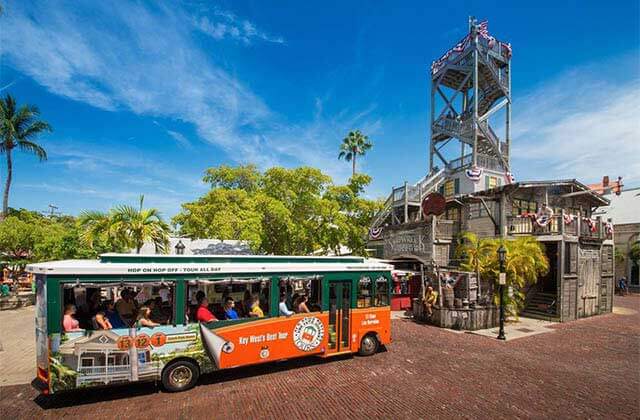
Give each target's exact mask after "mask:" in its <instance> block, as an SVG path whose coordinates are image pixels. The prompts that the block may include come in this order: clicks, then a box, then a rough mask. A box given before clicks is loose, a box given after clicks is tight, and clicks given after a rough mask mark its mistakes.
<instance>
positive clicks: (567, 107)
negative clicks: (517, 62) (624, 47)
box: [512, 63, 640, 184]
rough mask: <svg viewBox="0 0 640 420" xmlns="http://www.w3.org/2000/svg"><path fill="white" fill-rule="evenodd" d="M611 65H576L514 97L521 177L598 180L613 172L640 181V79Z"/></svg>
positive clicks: (517, 162)
mask: <svg viewBox="0 0 640 420" xmlns="http://www.w3.org/2000/svg"><path fill="white" fill-rule="evenodd" d="M611 64H612V63H601V64H600V65H597V66H583V67H579V68H576V69H573V70H572V71H569V72H566V73H564V74H562V75H561V76H559V77H558V78H556V79H555V80H552V81H549V82H547V83H544V84H543V85H541V86H539V87H537V88H536V89H534V90H533V91H531V92H530V93H528V94H527V95H525V96H523V97H519V98H518V97H516V98H515V100H514V118H513V121H514V122H513V152H512V167H513V168H514V170H515V171H516V176H517V177H518V179H553V178H576V179H578V180H581V181H585V182H594V181H598V180H600V179H602V176H604V175H609V176H610V177H613V178H615V177H617V176H622V177H623V178H624V179H625V180H626V181H627V183H628V184H637V183H638V182H640V140H639V139H640V118H638V115H640V79H638V78H635V79H630V80H624V79H623V78H619V77H615V76H612V75H611V74H610V72H608V71H607V67H609V69H610V68H611ZM634 67H637V64H636V63H627V66H625V68H634ZM635 75H637V73H635V74H633V75H632V76H635Z"/></svg>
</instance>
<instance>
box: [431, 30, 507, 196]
mask: <svg viewBox="0 0 640 420" xmlns="http://www.w3.org/2000/svg"><path fill="white" fill-rule="evenodd" d="M490 121H491V122H490ZM430 122H431V125H430V126H431V142H430V148H429V150H430V156H429V174H430V175H435V174H436V173H437V172H439V170H440V168H442V169H444V171H443V172H444V173H443V175H444V176H445V177H446V178H448V179H455V178H457V179H459V181H456V185H457V188H456V190H457V191H455V193H456V194H458V193H472V192H476V191H480V190H484V189H487V188H492V187H495V186H499V185H503V184H505V183H510V182H511V181H512V179H513V178H512V176H511V174H510V172H509V146H510V142H511V127H510V124H511V46H510V45H509V44H507V43H504V42H500V41H498V40H496V39H495V38H494V37H492V36H491V35H490V34H489V32H488V28H487V22H486V21H483V22H480V23H478V22H477V21H476V20H475V19H474V18H469V32H468V34H467V35H465V37H464V38H462V40H460V41H459V42H458V43H457V44H456V45H454V46H453V48H451V49H450V50H448V51H447V52H446V53H445V54H444V55H443V56H442V57H440V58H439V59H438V60H436V61H434V62H433V63H432V65H431V121H430ZM492 124H494V125H493V126H492ZM501 124H504V130H502V128H499V129H498V127H499V126H500V125H501ZM494 128H496V129H497V130H498V131H499V132H501V133H502V136H499V135H498V134H497V133H496V131H495V130H494ZM500 137H503V138H504V140H502V139H501V138H500ZM444 148H446V151H444V150H443V149H444ZM436 158H437V159H438V160H439V161H440V162H437V161H435V159H436ZM441 165H442V166H441ZM487 178H489V180H488V181H487ZM480 181H485V182H480Z"/></svg>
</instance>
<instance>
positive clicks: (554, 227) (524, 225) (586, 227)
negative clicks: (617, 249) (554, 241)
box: [507, 214, 613, 241]
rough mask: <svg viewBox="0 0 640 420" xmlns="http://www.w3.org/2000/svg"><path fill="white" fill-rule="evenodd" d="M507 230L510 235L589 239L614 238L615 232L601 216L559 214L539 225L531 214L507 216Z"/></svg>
mask: <svg viewBox="0 0 640 420" xmlns="http://www.w3.org/2000/svg"><path fill="white" fill-rule="evenodd" d="M507 232H508V234H509V235H514V236H518V235H533V236H540V235H571V236H579V237H580V238H582V239H587V240H600V241H601V240H605V239H613V232H612V230H611V229H607V223H606V222H603V221H602V220H601V219H600V218H597V219H589V218H584V217H575V216H574V217H573V218H571V219H569V218H566V219H565V217H564V214H559V215H555V216H552V217H551V220H550V221H549V223H547V225H545V226H540V225H538V224H537V223H536V222H535V220H534V219H533V218H532V217H529V216H511V217H508V218H507Z"/></svg>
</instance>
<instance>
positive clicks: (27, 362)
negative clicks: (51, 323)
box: [0, 306, 36, 386]
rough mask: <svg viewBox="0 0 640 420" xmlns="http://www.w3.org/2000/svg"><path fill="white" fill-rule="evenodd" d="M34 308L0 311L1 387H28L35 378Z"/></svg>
mask: <svg viewBox="0 0 640 420" xmlns="http://www.w3.org/2000/svg"><path fill="white" fill-rule="evenodd" d="M35 340H36V339H35V306H27V307H24V308H19V309H14V310H8V311H0V372H2V375H0V386H5V385H19V384H28V383H30V382H31V380H32V379H33V378H34V377H35V371H36V343H35Z"/></svg>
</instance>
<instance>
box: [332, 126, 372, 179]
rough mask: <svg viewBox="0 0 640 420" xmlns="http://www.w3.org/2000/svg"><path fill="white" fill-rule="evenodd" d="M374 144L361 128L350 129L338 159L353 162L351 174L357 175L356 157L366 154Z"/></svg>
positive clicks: (343, 141) (341, 146)
mask: <svg viewBox="0 0 640 420" xmlns="http://www.w3.org/2000/svg"><path fill="white" fill-rule="evenodd" d="M372 146H373V144H371V141H370V140H369V137H367V136H365V135H364V134H362V133H361V132H360V130H356V131H350V132H349V134H348V135H347V137H345V138H344V139H343V140H342V144H341V145H340V154H339V155H338V159H342V158H344V160H346V161H347V162H351V164H352V172H351V175H355V174H356V157H357V156H364V154H365V153H366V152H367V150H369V149H371V147H372Z"/></svg>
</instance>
